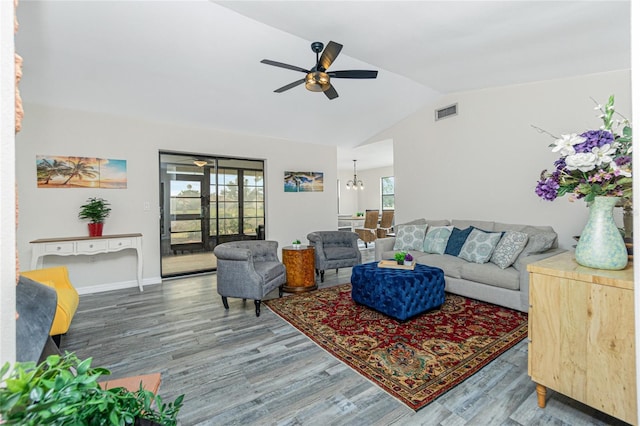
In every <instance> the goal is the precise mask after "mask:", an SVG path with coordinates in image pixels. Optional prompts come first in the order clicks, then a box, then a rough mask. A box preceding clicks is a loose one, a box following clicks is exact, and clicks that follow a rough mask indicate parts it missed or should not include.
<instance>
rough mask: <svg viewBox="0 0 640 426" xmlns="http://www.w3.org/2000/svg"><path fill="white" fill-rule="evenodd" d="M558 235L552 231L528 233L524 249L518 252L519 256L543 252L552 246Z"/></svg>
mask: <svg viewBox="0 0 640 426" xmlns="http://www.w3.org/2000/svg"><path fill="white" fill-rule="evenodd" d="M556 238H558V235H557V234H555V233H553V232H539V233H536V234H529V242H528V243H527V245H526V246H524V250H522V253H520V256H521V257H526V256H531V255H532V254H538V253H544V252H545V251H547V250H549V249H550V248H551V247H553V243H555V241H556Z"/></svg>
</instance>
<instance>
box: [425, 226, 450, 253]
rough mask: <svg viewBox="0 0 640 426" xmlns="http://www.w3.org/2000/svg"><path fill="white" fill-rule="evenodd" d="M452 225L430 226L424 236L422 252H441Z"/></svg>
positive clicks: (447, 239)
mask: <svg viewBox="0 0 640 426" xmlns="http://www.w3.org/2000/svg"><path fill="white" fill-rule="evenodd" d="M452 229H453V226H431V227H430V228H429V230H428V231H427V235H426V236H425V237H424V252H425V253H436V254H443V253H444V249H446V248H447V242H449V237H450V236H451V230H452Z"/></svg>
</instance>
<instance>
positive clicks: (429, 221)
mask: <svg viewBox="0 0 640 426" xmlns="http://www.w3.org/2000/svg"><path fill="white" fill-rule="evenodd" d="M427 225H429V226H449V225H451V222H449V220H447V219H439V220H432V219H427Z"/></svg>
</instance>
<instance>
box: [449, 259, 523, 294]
mask: <svg viewBox="0 0 640 426" xmlns="http://www.w3.org/2000/svg"><path fill="white" fill-rule="evenodd" d="M460 274H461V278H463V279H466V280H469V281H475V282H479V283H483V284H488V285H491V286H494V287H502V288H506V289H510V290H519V289H520V275H519V272H518V271H517V270H516V269H515V268H506V269H501V268H500V267H498V265H495V264H493V263H484V264H478V263H471V262H465V263H464V265H462V268H461V271H460Z"/></svg>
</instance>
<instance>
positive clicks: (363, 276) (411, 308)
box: [351, 262, 444, 321]
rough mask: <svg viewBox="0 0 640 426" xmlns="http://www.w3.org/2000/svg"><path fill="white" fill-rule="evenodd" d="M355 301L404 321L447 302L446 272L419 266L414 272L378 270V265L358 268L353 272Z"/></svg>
mask: <svg viewBox="0 0 640 426" xmlns="http://www.w3.org/2000/svg"><path fill="white" fill-rule="evenodd" d="M351 298H352V299H353V300H354V301H355V302H356V303H360V304H362V305H365V306H368V307H370V308H372V309H375V310H376V311H378V312H382V313H383V314H386V315H389V316H390V317H393V318H395V319H398V320H400V321H404V320H406V319H408V318H410V317H412V316H414V315H418V314H421V313H423V312H425V311H428V310H429V309H432V308H437V307H439V306H441V305H442V304H443V303H444V273H443V272H442V269H440V268H434V267H431V266H426V265H418V264H416V265H415V269H414V270H413V271H411V270H407V269H392V268H378V263H377V262H371V263H365V264H362V265H356V266H354V267H353V269H352V272H351Z"/></svg>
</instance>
